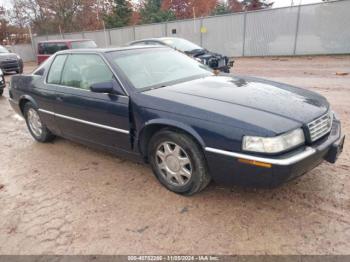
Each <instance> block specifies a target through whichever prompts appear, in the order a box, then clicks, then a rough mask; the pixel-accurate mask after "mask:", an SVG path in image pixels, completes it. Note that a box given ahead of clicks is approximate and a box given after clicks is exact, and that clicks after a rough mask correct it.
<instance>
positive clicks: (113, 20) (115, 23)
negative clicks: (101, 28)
mask: <svg viewBox="0 0 350 262" xmlns="http://www.w3.org/2000/svg"><path fill="white" fill-rule="evenodd" d="M132 15H133V9H132V5H131V4H130V2H129V1H127V0H114V5H113V10H112V13H111V14H108V15H105V16H104V21H105V23H106V27H107V28H114V27H123V26H127V25H129V23H130V21H131V18H132Z"/></svg>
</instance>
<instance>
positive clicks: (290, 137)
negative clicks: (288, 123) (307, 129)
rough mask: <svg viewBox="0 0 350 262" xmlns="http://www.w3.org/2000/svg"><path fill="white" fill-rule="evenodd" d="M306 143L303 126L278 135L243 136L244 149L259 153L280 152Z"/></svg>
mask: <svg viewBox="0 0 350 262" xmlns="http://www.w3.org/2000/svg"><path fill="white" fill-rule="evenodd" d="M304 143H305V136H304V132H303V130H302V129H301V128H298V129H296V130H293V131H291V132H288V133H285V134H283V135H280V136H276V137H256V136H244V137H243V150H244V151H250V152H257V153H279V152H283V151H286V150H288V149H291V148H293V147H296V146H299V145H302V144H304Z"/></svg>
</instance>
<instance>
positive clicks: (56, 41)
mask: <svg viewBox="0 0 350 262" xmlns="http://www.w3.org/2000/svg"><path fill="white" fill-rule="evenodd" d="M83 41H93V40H92V39H55V40H43V41H39V42H38V43H59V42H83Z"/></svg>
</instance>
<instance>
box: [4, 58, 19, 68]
mask: <svg viewBox="0 0 350 262" xmlns="http://www.w3.org/2000/svg"><path fill="white" fill-rule="evenodd" d="M1 66H2V67H3V68H5V69H7V68H17V67H18V66H19V64H18V61H17V60H15V59H14V60H6V61H2V63H1Z"/></svg>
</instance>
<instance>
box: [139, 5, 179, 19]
mask: <svg viewBox="0 0 350 262" xmlns="http://www.w3.org/2000/svg"><path fill="white" fill-rule="evenodd" d="M162 2H163V1H162V0H144V1H143V2H142V4H141V7H140V18H141V23H144V24H150V23H160V22H166V21H171V20H175V19H176V17H175V14H174V12H173V11H172V10H167V9H164V8H162Z"/></svg>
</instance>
